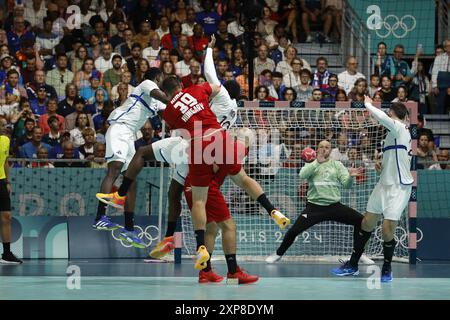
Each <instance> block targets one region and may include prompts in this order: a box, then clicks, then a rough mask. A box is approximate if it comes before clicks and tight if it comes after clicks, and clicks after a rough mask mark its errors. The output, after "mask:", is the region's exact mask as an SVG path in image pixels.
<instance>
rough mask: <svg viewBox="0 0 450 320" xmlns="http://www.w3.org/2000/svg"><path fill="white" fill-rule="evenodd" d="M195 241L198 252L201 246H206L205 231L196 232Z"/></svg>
mask: <svg viewBox="0 0 450 320" xmlns="http://www.w3.org/2000/svg"><path fill="white" fill-rule="evenodd" d="M195 241H196V242H197V250H198V248H200V246H204V245H205V230H195Z"/></svg>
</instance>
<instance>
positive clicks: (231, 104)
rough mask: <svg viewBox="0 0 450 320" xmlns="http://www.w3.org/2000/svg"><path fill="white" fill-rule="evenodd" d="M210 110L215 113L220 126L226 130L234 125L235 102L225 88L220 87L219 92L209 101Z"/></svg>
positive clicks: (235, 114) (235, 115)
mask: <svg viewBox="0 0 450 320" xmlns="http://www.w3.org/2000/svg"><path fill="white" fill-rule="evenodd" d="M209 102H210V105H211V111H212V112H213V113H214V114H215V115H216V117H217V121H218V122H219V123H220V125H221V126H222V128H224V129H225V130H228V129H229V128H230V127H231V126H233V125H234V123H235V122H236V118H237V103H236V100H235V99H231V97H230V95H229V94H228V91H227V89H225V88H224V87H220V91H219V93H217V95H215V96H214V97H213V98H212V99H211V100H210V101H209Z"/></svg>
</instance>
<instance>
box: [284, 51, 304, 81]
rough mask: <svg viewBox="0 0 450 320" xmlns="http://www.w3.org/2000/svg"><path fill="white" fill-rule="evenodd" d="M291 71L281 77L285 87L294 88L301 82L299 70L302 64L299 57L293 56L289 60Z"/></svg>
mask: <svg viewBox="0 0 450 320" xmlns="http://www.w3.org/2000/svg"><path fill="white" fill-rule="evenodd" d="M291 66H292V71H290V72H289V73H288V74H286V75H285V76H284V77H283V84H284V85H285V86H286V87H292V88H295V87H297V86H299V85H300V84H301V80H300V71H301V70H302V67H303V64H302V60H301V59H300V58H294V59H292V62H291Z"/></svg>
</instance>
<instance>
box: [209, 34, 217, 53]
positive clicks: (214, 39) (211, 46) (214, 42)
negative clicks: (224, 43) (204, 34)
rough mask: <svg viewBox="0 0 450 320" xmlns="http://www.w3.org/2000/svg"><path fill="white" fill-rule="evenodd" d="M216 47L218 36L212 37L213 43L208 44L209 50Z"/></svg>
mask: <svg viewBox="0 0 450 320" xmlns="http://www.w3.org/2000/svg"><path fill="white" fill-rule="evenodd" d="M215 45H216V36H215V35H213V34H212V35H211V41H210V42H209V43H208V48H211V49H213V48H214V47H215Z"/></svg>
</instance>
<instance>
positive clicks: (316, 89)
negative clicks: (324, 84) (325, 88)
mask: <svg viewBox="0 0 450 320" xmlns="http://www.w3.org/2000/svg"><path fill="white" fill-rule="evenodd" d="M316 91H319V92H320V93H322V90H320V89H319V88H314V89H313V91H312V93H314V92H316Z"/></svg>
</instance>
